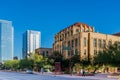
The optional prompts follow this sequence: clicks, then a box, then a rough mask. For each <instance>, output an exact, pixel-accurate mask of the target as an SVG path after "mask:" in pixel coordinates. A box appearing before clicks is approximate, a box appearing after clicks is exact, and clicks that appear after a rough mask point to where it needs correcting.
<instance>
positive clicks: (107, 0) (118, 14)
mask: <svg viewBox="0 0 120 80" xmlns="http://www.w3.org/2000/svg"><path fill="white" fill-rule="evenodd" d="M0 19H5V20H10V21H13V26H14V42H15V43H14V46H15V47H14V54H15V55H16V56H19V57H20V56H21V54H22V34H23V33H24V32H25V31H26V30H27V29H31V30H37V31H41V46H42V47H52V44H53V42H54V35H55V34H56V33H57V32H58V31H60V30H61V29H64V28H65V27H67V26H69V25H71V24H73V23H75V22H83V23H86V24H89V25H90V26H94V28H95V30H96V31H97V32H101V33H105V34H113V33H116V32H120V0H0Z"/></svg>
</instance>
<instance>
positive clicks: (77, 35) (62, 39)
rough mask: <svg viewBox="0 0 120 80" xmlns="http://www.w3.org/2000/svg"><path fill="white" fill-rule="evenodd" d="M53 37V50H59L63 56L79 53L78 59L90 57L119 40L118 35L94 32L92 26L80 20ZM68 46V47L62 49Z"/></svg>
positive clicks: (67, 56)
mask: <svg viewBox="0 0 120 80" xmlns="http://www.w3.org/2000/svg"><path fill="white" fill-rule="evenodd" d="M54 39H55V41H54V44H53V51H59V52H60V53H61V54H63V56H64V57H65V58H69V57H70V56H72V55H75V54H76V55H80V59H90V58H92V57H93V56H95V55H96V54H98V52H99V51H103V49H105V48H106V47H107V46H109V45H111V44H113V43H114V42H116V41H120V37H119V36H115V35H108V34H102V33H98V32H95V31H94V28H93V27H90V26H89V25H87V24H83V23H80V22H78V23H75V24H73V25H71V26H69V27H67V28H65V29H63V30H61V31H60V32H58V33H57V34H56V35H55V37H54ZM68 46H69V47H70V49H68V50H65V49H63V47H68Z"/></svg>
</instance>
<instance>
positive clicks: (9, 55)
mask: <svg viewBox="0 0 120 80" xmlns="http://www.w3.org/2000/svg"><path fill="white" fill-rule="evenodd" d="M13 35H14V29H13V26H12V22H11V21H7V20H0V62H3V61H5V60H13V50H14V43H13V42H14V40H13Z"/></svg>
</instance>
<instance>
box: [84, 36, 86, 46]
mask: <svg viewBox="0 0 120 80" xmlns="http://www.w3.org/2000/svg"><path fill="white" fill-rule="evenodd" d="M84 47H86V37H84Z"/></svg>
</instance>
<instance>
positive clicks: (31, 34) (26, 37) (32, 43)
mask: <svg viewBox="0 0 120 80" xmlns="http://www.w3.org/2000/svg"><path fill="white" fill-rule="evenodd" d="M40 36H41V33H40V32H39V31H33V30H27V31H26V32H25V33H24V34H23V55H22V57H23V59H25V58H28V57H29V54H30V53H32V54H33V53H35V49H37V48H40V43H41V40H40Z"/></svg>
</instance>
